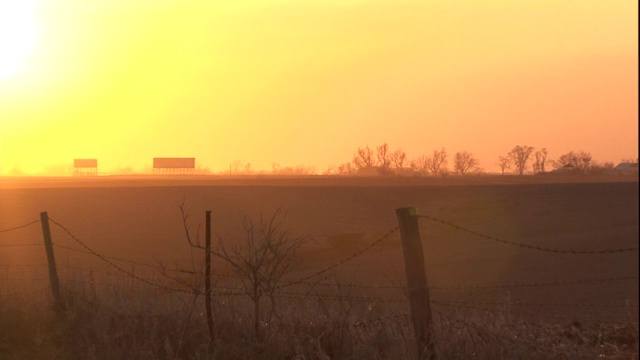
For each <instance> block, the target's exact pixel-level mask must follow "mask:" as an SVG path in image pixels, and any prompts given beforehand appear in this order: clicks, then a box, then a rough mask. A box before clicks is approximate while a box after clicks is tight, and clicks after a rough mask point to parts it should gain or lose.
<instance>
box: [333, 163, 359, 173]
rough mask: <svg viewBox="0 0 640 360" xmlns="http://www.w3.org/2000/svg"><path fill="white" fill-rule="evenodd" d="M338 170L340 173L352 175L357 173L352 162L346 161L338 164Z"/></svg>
mask: <svg viewBox="0 0 640 360" xmlns="http://www.w3.org/2000/svg"><path fill="white" fill-rule="evenodd" d="M337 172H338V174H339V175H352V174H353V173H355V169H354V168H353V166H351V163H344V164H340V165H339V166H338V170H337Z"/></svg>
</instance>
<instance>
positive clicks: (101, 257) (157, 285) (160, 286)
mask: <svg viewBox="0 0 640 360" xmlns="http://www.w3.org/2000/svg"><path fill="white" fill-rule="evenodd" d="M49 221H51V222H52V223H53V224H55V225H56V226H58V227H59V228H61V229H62V230H63V231H64V232H66V233H67V235H69V236H70V237H71V238H72V239H73V240H74V241H76V242H77V243H78V244H80V245H81V246H82V247H84V248H85V249H86V250H87V251H89V252H90V253H91V254H92V255H94V256H96V257H97V258H99V259H101V260H102V261H104V262H106V263H107V264H109V265H111V266H112V267H114V268H116V269H117V270H118V271H120V272H122V273H124V274H126V275H128V276H129V277H131V278H134V279H136V280H138V281H141V282H143V283H145V284H148V285H152V286H156V287H158V288H161V289H164V290H168V291H176V292H184V293H193V291H194V290H193V289H192V290H191V291H187V290H185V289H179V288H173V287H170V286H166V285H162V284H157V283H154V282H152V281H149V280H147V279H145V278H143V277H141V276H138V275H135V274H132V273H131V272H129V271H127V270H125V269H123V268H122V267H120V266H119V265H117V264H115V263H114V262H113V261H112V260H110V259H108V258H106V257H105V256H103V255H101V254H98V253H97V252H95V251H94V250H93V249H91V248H90V247H89V246H87V245H86V244H85V243H84V242H82V241H81V240H80V239H79V238H78V237H76V236H75V235H73V234H72V233H71V231H69V229H67V228H66V227H65V226H64V225H62V224H60V223H59V222H57V221H55V220H53V219H52V218H49Z"/></svg>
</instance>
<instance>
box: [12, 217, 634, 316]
mask: <svg viewBox="0 0 640 360" xmlns="http://www.w3.org/2000/svg"><path fill="white" fill-rule="evenodd" d="M413 216H414V217H415V220H416V221H418V220H419V221H421V222H430V223H434V224H439V225H443V226H448V227H450V228H453V229H455V230H458V231H460V232H462V233H464V234H466V235H468V236H469V237H470V238H471V239H473V240H478V241H487V242H490V243H493V244H494V245H498V246H510V247H517V248H522V249H525V250H528V251H536V252H539V253H547V254H559V255H567V256H589V255H609V256H616V255H619V254H624V253H634V252H635V253H637V252H638V247H619V248H611V249H598V250H584V249H562V248H552V247H545V246H539V245H531V244H527V243H523V242H517V241H512V240H506V239H503V238H500V237H497V236H492V235H488V234H485V233H482V232H479V231H476V230H472V229H470V228H467V227H465V226H462V225H459V224H455V223H453V222H449V221H446V220H443V219H440V218H437V217H434V216H430V215H424V214H420V215H418V214H417V213H415V212H414V213H413ZM49 221H50V222H51V223H52V224H53V225H54V226H55V227H56V229H57V230H58V231H59V235H63V238H65V239H66V240H70V242H69V241H67V242H68V243H63V242H62V239H59V238H56V239H54V240H53V241H52V246H53V248H54V249H57V250H59V251H63V252H68V253H75V254H77V255H78V256H86V257H89V258H91V259H95V260H98V261H99V262H101V263H103V264H104V265H105V266H106V268H107V269H108V270H104V268H96V267H85V266H82V265H74V264H70V263H60V264H58V265H57V266H58V267H60V268H61V269H65V270H66V273H65V276H67V277H68V278H67V279H66V281H67V283H68V284H69V285H65V286H64V288H65V290H66V291H67V292H74V289H76V290H75V292H76V293H77V288H76V287H74V286H71V284H79V285H80V286H91V287H93V288H95V287H104V288H120V289H123V290H130V289H147V290H149V291H156V292H157V291H161V292H163V293H181V294H189V295H192V296H198V295H202V294H204V293H205V291H206V290H207V289H204V288H203V285H202V284H201V282H198V281H195V282H193V283H191V284H190V286H185V282H181V281H179V279H180V277H183V278H184V277H186V278H187V279H189V278H190V277H191V278H196V277H201V276H202V274H203V273H204V269H202V268H200V269H198V267H197V266H195V267H194V270H186V269H181V268H169V267H167V266H165V265H163V264H162V263H160V262H158V263H157V264H150V263H146V262H142V261H138V260H135V259H126V258H124V257H117V256H111V255H105V254H102V253H100V252H98V251H96V250H95V249H93V248H92V247H90V246H89V245H88V242H86V241H84V240H83V239H82V238H81V237H80V236H77V235H76V234H75V233H74V232H73V231H72V230H71V229H70V228H69V227H68V226H66V225H64V223H63V222H62V221H58V220H56V219H52V218H49ZM37 225H41V220H32V221H26V222H24V223H22V224H20V225H16V226H11V227H7V228H4V229H0V254H1V252H2V250H4V249H7V250H9V249H15V248H37V247H40V246H43V244H42V243H39V242H37V241H35V240H34V239H33V238H27V237H22V236H17V237H11V238H10V241H7V242H5V241H3V237H6V235H7V234H16V233H19V232H21V231H25V230H27V229H29V228H32V227H36V226H37ZM399 229H400V226H395V227H393V228H391V229H389V230H388V231H386V232H384V233H383V234H382V235H380V236H378V237H376V238H375V239H373V240H372V241H370V242H368V243H367V244H366V245H363V246H362V247H361V248H360V249H359V250H355V251H353V252H352V253H351V254H349V255H346V256H344V257H342V258H341V259H338V260H335V261H334V262H332V263H331V264H330V265H327V266H323V267H321V268H320V269H318V270H315V271H312V272H311V273H308V274H306V275H302V276H299V277H296V278H287V279H286V280H284V281H283V282H282V283H280V284H279V285H278V286H277V288H276V291H275V293H274V294H276V295H277V296H278V297H279V298H282V299H291V300H295V301H308V302H349V303H353V304H362V305H364V306H365V307H368V308H372V307H373V306H379V305H394V304H395V305H399V306H401V308H400V311H399V312H400V313H401V314H400V315H397V316H398V317H401V318H404V319H406V318H407V317H408V316H409V315H407V314H406V311H407V308H408V307H409V305H410V304H411V292H412V291H415V289H413V288H411V287H410V286H408V285H407V284H404V283H403V281H402V280H400V281H397V282H396V283H394V284H378V283H376V284H371V283H358V282H354V281H350V282H343V281H339V280H338V279H337V278H336V277H335V273H336V271H338V270H340V269H343V268H346V267H347V266H348V264H350V263H353V262H354V261H355V260H356V259H360V258H363V257H365V256H366V255H367V254H369V253H371V252H372V251H373V249H375V248H376V247H379V246H380V244H381V243H383V242H384V241H386V240H389V239H390V238H396V239H397V236H394V235H397V232H398V230H399ZM16 239H19V240H16ZM427 246H428V244H427ZM42 255H44V254H42ZM420 256H422V257H423V256H424V255H423V254H420ZM487 260H489V261H490V260H491V259H487ZM47 266H49V267H50V266H51V264H48V263H46V262H44V261H43V262H29V263H16V264H9V265H5V264H1V263H0V274H2V273H3V272H4V273H5V274H8V276H5V277H4V278H3V277H2V276H0V299H3V298H8V297H14V296H27V295H32V294H42V293H45V292H46V289H47V287H46V286H44V287H43V286H42V285H44V283H45V282H46V280H47V278H46V277H42V276H40V277H38V276H36V277H30V278H26V277H25V276H24V271H22V272H20V271H19V272H18V273H15V274H10V273H9V271H8V270H9V269H12V270H16V269H18V270H20V269H22V270H24V269H40V268H46V267H47ZM74 272H75V274H76V276H73V274H74ZM154 273H155V275H156V276H153V274H154ZM78 274H87V276H84V275H82V276H79V275H78ZM98 275H99V279H98ZM213 276H214V277H217V281H216V283H215V284H214V285H213V288H212V289H211V290H212V292H211V293H212V294H213V295H214V296H215V298H216V299H218V300H220V298H225V297H246V296H248V295H249V294H248V293H247V292H246V291H245V290H244V289H243V287H241V286H238V283H239V280H241V279H239V278H238V275H235V274H229V273H224V272H222V271H220V272H214V274H213ZM109 278H110V280H109ZM123 279H128V280H129V282H128V283H126V284H125V283H124V282H123ZM24 280H29V281H32V282H34V283H35V285H34V288H30V289H27V288H24V287H20V286H16V285H15V284H17V283H20V282H23V281H24ZM638 280H639V279H638V276H637V275H636V274H620V275H619V276H601V277H580V278H574V279H570V280H557V281H523V282H509V283H497V284H496V283H494V284H477V283H473V284H451V285H446V286H426V287H425V290H426V291H427V293H428V292H429V291H432V292H435V293H436V294H438V295H437V296H435V297H433V298H430V299H428V303H429V304H428V305H433V306H436V307H438V308H439V309H435V310H434V312H435V313H436V314H440V315H441V316H451V313H446V311H447V309H450V310H452V311H454V312H472V313H478V312H479V313H488V314H492V315H504V314H510V315H513V316H521V317H524V318H530V319H531V318H533V319H540V318H545V319H549V320H551V321H564V322H572V321H576V320H577V319H576V318H575V317H571V316H567V315H564V314H562V312H561V314H557V313H554V312H553V311H545V312H540V311H537V309H545V310H554V309H557V308H561V309H562V308H571V309H575V308H601V309H622V310H626V311H627V312H629V313H632V314H635V316H629V318H628V319H627V321H621V320H620V319H619V318H616V319H606V318H605V319H603V318H589V317H587V318H581V319H579V320H580V321H582V322H589V321H591V322H595V323H605V324H619V325H633V326H637V325H638V324H637V312H638V303H637V298H636V299H635V300H634V301H630V300H629V299H628V298H617V299H611V300H610V301H608V302H603V303H598V302H592V301H565V300H562V301H556V300H553V299H548V300H547V301H539V302H536V301H519V300H510V299H506V300H505V299H502V300H477V299H475V298H473V296H469V293H471V294H472V295H473V294H474V292H475V291H491V290H506V291H518V290H519V289H537V288H562V289H566V288H568V287H572V286H583V285H584V286H591V285H595V286H598V285H602V284H619V283H632V284H635V285H637V282H638ZM189 281H190V280H187V283H188V282H189ZM3 283H11V284H13V285H12V286H3ZM425 285H426V284H425ZM439 291H440V292H442V291H445V293H438V292H439ZM451 293H464V295H465V296H466V297H464V296H463V297H462V299H461V298H460V296H453V297H449V298H447V297H446V295H450V294H451ZM78 295H79V296H82V294H78ZM87 301H91V299H88V300H87ZM531 309H534V310H533V311H531ZM440 315H439V316H440ZM394 316H395V315H388V314H384V315H380V316H378V317H371V318H369V319H367V320H366V321H365V322H368V323H375V322H380V321H384V319H389V318H390V317H394ZM634 319H635V320H636V321H634ZM358 323H359V324H361V325H362V324H364V322H362V321H360V322H358Z"/></svg>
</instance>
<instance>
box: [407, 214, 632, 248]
mask: <svg viewBox="0 0 640 360" xmlns="http://www.w3.org/2000/svg"><path fill="white" fill-rule="evenodd" d="M418 217H419V218H422V219H428V220H431V221H434V222H437V223H440V224H444V225H447V226H450V227H453V228H455V229H458V230H460V231H463V232H466V233H468V234H471V235H474V236H477V237H480V238H483V239H486V240H491V241H495V242H498V243H502V244H505V245H512V246H519V247H522V248H525V249H529V250H537V251H544V252H551V253H556V254H568V255H593V254H614V253H623V252H630V251H638V247H630V248H619V249H606V250H562V249H552V248H547V247H542V246H537V245H528V244H523V243H518V242H514V241H508V240H503V239H500V238H497V237H495V236H491V235H486V234H483V233H480V232H478V231H475V230H469V229H467V228H464V227H462V226H459V225H456V224H453V223H450V222H448V221H445V220H442V219H438V218H435V217H433V216H429V215H418Z"/></svg>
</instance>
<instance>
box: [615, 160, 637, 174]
mask: <svg viewBox="0 0 640 360" xmlns="http://www.w3.org/2000/svg"><path fill="white" fill-rule="evenodd" d="M613 171H615V172H617V173H621V174H637V173H638V163H637V162H635V163H629V162H623V163H620V164H618V165H616V166H615V167H614V168H613Z"/></svg>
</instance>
